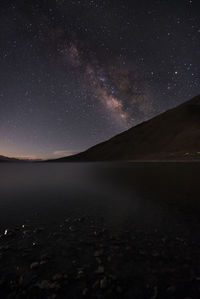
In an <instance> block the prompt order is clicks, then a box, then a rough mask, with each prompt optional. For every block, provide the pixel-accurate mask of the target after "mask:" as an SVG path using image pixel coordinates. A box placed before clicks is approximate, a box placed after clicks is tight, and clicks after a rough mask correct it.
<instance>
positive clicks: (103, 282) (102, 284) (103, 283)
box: [100, 277, 107, 289]
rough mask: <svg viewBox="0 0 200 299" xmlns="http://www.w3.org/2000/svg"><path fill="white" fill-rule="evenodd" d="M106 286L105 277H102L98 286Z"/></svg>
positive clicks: (102, 287)
mask: <svg viewBox="0 0 200 299" xmlns="http://www.w3.org/2000/svg"><path fill="white" fill-rule="evenodd" d="M106 287H107V278H106V277H104V278H103V279H101V280H100V288H101V289H105V288H106Z"/></svg>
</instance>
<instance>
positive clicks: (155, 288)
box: [151, 286, 158, 299]
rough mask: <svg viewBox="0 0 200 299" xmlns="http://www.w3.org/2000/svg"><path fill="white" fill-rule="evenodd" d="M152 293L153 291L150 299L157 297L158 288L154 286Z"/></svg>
mask: <svg viewBox="0 0 200 299" xmlns="http://www.w3.org/2000/svg"><path fill="white" fill-rule="evenodd" d="M153 291H154V293H153V296H152V297H151V299H156V298H157V296H158V287H157V286H155V287H154V288H153Z"/></svg>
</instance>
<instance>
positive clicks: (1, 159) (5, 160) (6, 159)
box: [0, 155, 20, 163]
mask: <svg viewBox="0 0 200 299" xmlns="http://www.w3.org/2000/svg"><path fill="white" fill-rule="evenodd" d="M19 161H20V160H19V159H15V158H8V157H5V156H1V155H0V163H1V162H19Z"/></svg>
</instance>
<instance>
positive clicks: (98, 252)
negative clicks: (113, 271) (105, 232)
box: [94, 249, 103, 257]
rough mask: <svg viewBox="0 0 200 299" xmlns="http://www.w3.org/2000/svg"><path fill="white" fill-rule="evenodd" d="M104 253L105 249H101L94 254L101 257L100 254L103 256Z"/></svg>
mask: <svg viewBox="0 0 200 299" xmlns="http://www.w3.org/2000/svg"><path fill="white" fill-rule="evenodd" d="M102 254H103V249H100V250H97V251H95V253H94V256H95V257H99V256H102Z"/></svg>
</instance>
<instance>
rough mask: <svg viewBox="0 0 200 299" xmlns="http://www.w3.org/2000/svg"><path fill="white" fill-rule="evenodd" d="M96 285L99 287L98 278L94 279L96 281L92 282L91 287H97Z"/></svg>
mask: <svg viewBox="0 0 200 299" xmlns="http://www.w3.org/2000/svg"><path fill="white" fill-rule="evenodd" d="M98 287H99V280H96V281H95V282H94V283H93V285H92V288H93V289H96V288H98Z"/></svg>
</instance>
